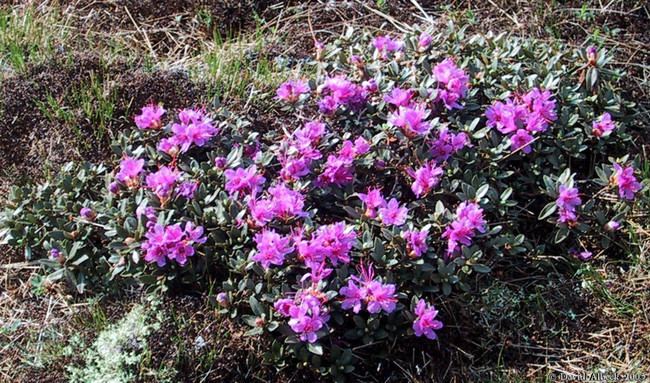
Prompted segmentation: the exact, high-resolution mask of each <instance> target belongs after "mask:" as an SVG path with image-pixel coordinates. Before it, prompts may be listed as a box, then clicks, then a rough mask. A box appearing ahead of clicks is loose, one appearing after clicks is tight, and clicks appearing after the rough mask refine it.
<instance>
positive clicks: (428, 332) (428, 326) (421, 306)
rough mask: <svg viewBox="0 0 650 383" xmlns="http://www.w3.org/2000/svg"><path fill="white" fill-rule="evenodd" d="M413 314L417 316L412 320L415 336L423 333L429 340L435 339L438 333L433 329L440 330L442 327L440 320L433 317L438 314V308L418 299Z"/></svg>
mask: <svg viewBox="0 0 650 383" xmlns="http://www.w3.org/2000/svg"><path fill="white" fill-rule="evenodd" d="M415 315H416V316H417V317H416V318H415V320H414V321H413V331H414V332H415V336H418V337H419V336H422V335H424V336H426V337H427V338H429V339H431V340H434V339H437V338H438V335H437V334H436V333H435V330H440V329H441V328H442V327H443V324H442V322H440V321H439V320H436V319H435V318H436V316H438V310H436V308H435V307H433V305H429V304H428V303H426V302H425V301H424V299H420V300H419V301H418V303H417V305H416V306H415Z"/></svg>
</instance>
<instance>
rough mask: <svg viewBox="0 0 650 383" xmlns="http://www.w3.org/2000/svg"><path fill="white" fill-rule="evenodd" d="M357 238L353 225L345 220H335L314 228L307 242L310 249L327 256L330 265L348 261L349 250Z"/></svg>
mask: <svg viewBox="0 0 650 383" xmlns="http://www.w3.org/2000/svg"><path fill="white" fill-rule="evenodd" d="M356 239H357V233H356V232H355V231H354V227H352V226H347V225H346V224H345V222H336V223H333V224H330V225H325V226H321V227H319V228H318V230H316V232H315V233H314V235H313V236H312V239H311V241H310V243H309V245H310V246H312V250H315V251H316V252H317V253H320V254H322V255H323V256H324V257H326V258H328V259H329V260H330V262H331V263H332V265H334V266H336V265H338V264H339V262H341V263H349V262H350V251H351V250H352V247H353V246H354V243H355V242H356Z"/></svg>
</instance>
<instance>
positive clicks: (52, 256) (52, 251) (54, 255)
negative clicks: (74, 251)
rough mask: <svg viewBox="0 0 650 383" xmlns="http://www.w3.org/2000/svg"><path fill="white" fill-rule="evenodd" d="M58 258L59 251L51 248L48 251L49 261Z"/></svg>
mask: <svg viewBox="0 0 650 383" xmlns="http://www.w3.org/2000/svg"><path fill="white" fill-rule="evenodd" d="M59 257H61V251H59V249H57V248H56V247H53V248H52V249H50V259H51V260H53V261H56V260H58V259H59Z"/></svg>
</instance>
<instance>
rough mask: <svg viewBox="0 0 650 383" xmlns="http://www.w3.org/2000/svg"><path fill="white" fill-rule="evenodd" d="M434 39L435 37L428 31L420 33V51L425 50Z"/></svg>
mask: <svg viewBox="0 0 650 383" xmlns="http://www.w3.org/2000/svg"><path fill="white" fill-rule="evenodd" d="M432 41H433V37H431V35H430V34H428V33H426V32H422V33H421V34H420V37H419V38H418V50H419V51H424V50H425V49H427V48H428V47H429V45H431V42H432Z"/></svg>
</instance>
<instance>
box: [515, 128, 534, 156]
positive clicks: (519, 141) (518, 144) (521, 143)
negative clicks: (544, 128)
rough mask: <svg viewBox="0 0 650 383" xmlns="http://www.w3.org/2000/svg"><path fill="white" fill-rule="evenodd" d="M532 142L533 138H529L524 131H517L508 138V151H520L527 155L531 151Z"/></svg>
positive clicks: (528, 134)
mask: <svg viewBox="0 0 650 383" xmlns="http://www.w3.org/2000/svg"><path fill="white" fill-rule="evenodd" d="M532 142H533V136H531V135H530V133H528V131H527V130H526V129H518V130H517V131H516V132H515V134H513V135H512V137H510V150H512V151H513V152H514V151H516V150H521V151H522V152H524V153H526V154H528V153H530V152H531V151H532V150H533V148H532V147H531V145H530V144H531V143H532Z"/></svg>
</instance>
